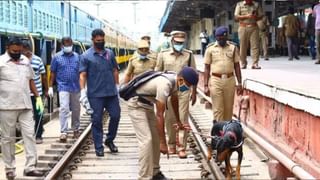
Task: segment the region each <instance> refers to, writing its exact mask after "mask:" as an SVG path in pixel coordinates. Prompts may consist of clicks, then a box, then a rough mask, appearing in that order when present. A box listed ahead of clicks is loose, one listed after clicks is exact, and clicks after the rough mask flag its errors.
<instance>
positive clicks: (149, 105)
mask: <svg viewBox="0 0 320 180" xmlns="http://www.w3.org/2000/svg"><path fill="white" fill-rule="evenodd" d="M198 79H199V76H198V74H197V72H196V71H195V70H194V69H193V68H191V67H184V68H183V69H182V70H181V71H180V72H179V73H178V74H176V73H173V72H172V73H164V74H162V75H160V76H157V77H155V78H153V79H151V80H149V81H147V82H146V83H145V84H143V85H142V86H141V87H139V88H138V89H137V90H136V94H143V95H141V96H139V97H138V96H135V97H132V98H131V99H129V103H128V106H129V107H128V109H129V112H130V114H129V116H130V118H131V120H132V124H133V127H134V130H135V133H136V136H137V139H138V144H139V166H140V167H139V178H138V179H153V180H165V179H167V178H166V177H165V176H164V175H163V174H162V172H161V171H160V165H159V161H160V152H161V153H163V154H167V153H168V147H167V143H166V137H165V132H164V112H165V109H166V102H167V99H168V97H169V96H171V104H172V107H173V108H174V113H175V117H176V120H177V122H178V126H179V128H182V124H181V122H180V119H179V110H178V109H179V103H178V96H177V90H180V91H182V90H183V89H185V88H187V89H189V88H190V87H191V86H196V85H197V83H198ZM153 104H155V106H156V107H155V109H156V113H155V112H154V107H153Z"/></svg>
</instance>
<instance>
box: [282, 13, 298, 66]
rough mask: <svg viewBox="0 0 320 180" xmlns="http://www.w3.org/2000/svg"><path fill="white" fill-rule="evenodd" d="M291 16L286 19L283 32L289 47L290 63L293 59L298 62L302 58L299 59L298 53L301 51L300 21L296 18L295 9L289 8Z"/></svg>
mask: <svg viewBox="0 0 320 180" xmlns="http://www.w3.org/2000/svg"><path fill="white" fill-rule="evenodd" d="M288 11H289V14H288V15H287V17H286V18H285V19H284V23H283V29H284V30H283V32H284V35H285V37H286V39H287V46H288V54H289V61H292V60H293V57H294V58H295V59H297V60H299V59H300V58H299V57H298V51H299V47H298V44H299V39H298V35H299V29H300V23H299V19H298V18H297V17H296V16H294V9H293V7H289V9H288Z"/></svg>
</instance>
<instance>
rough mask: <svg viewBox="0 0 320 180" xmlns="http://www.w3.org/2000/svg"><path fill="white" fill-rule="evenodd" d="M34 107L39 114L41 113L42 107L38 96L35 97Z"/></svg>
mask: <svg viewBox="0 0 320 180" xmlns="http://www.w3.org/2000/svg"><path fill="white" fill-rule="evenodd" d="M36 109H37V111H38V112H39V114H42V113H43V109H44V107H43V103H42V99H41V97H40V96H38V97H36Z"/></svg>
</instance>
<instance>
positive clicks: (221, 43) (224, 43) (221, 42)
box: [217, 39, 227, 47]
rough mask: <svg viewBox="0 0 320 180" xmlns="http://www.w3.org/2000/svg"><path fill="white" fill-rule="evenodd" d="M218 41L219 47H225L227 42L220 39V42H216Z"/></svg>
mask: <svg viewBox="0 0 320 180" xmlns="http://www.w3.org/2000/svg"><path fill="white" fill-rule="evenodd" d="M217 41H218V44H219V45H220V46H223V47H224V46H225V45H226V43H227V40H225V39H221V40H217Z"/></svg>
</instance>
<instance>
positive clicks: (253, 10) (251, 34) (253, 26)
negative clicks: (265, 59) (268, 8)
mask: <svg viewBox="0 0 320 180" xmlns="http://www.w3.org/2000/svg"><path fill="white" fill-rule="evenodd" d="M252 3H253V4H252V5H247V4H245V1H240V2H238V3H237V6H236V9H235V12H234V15H235V16H240V15H252V14H256V16H257V17H261V16H263V14H262V8H261V6H260V5H259V3H258V2H255V1H253V2H252ZM238 34H239V39H240V59H241V64H242V65H247V63H248V62H247V50H248V45H249V44H250V48H251V49H250V50H251V51H250V54H251V57H252V60H253V64H258V61H259V29H258V26H257V22H256V20H254V19H245V20H240V22H239V29H238Z"/></svg>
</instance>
